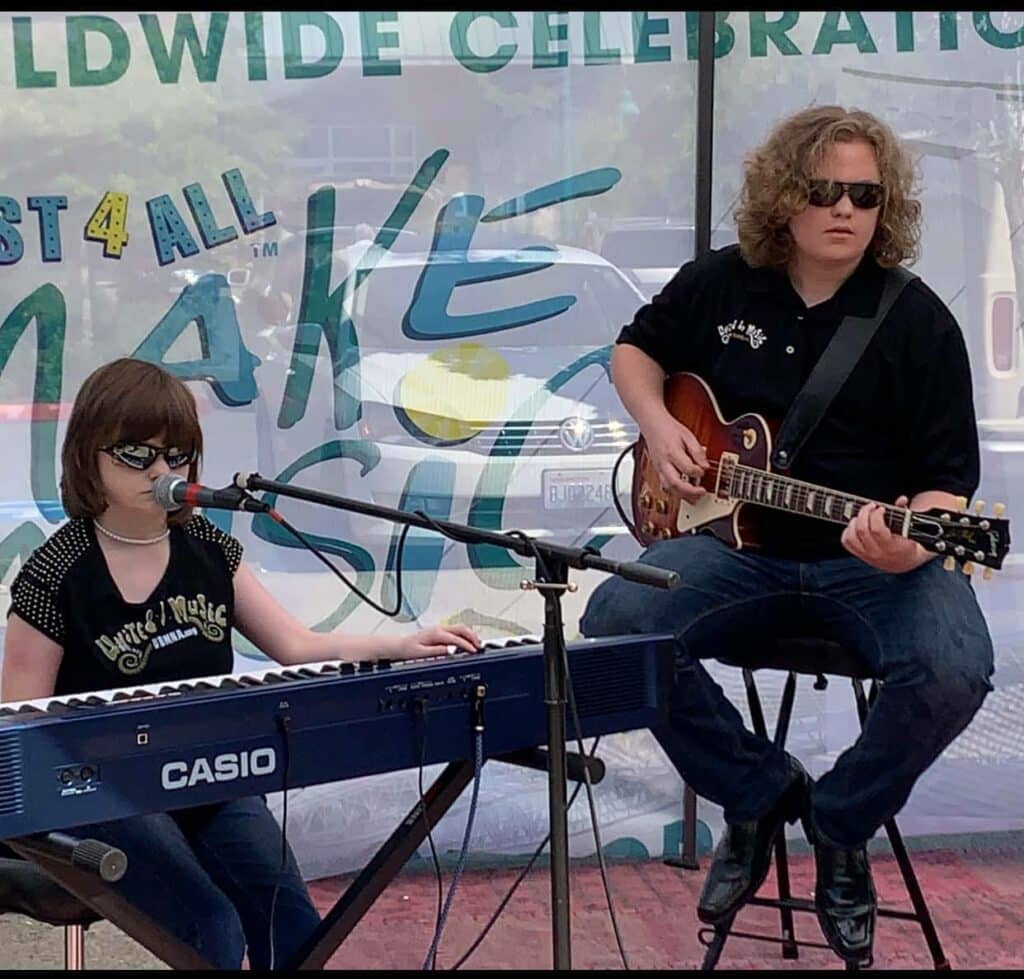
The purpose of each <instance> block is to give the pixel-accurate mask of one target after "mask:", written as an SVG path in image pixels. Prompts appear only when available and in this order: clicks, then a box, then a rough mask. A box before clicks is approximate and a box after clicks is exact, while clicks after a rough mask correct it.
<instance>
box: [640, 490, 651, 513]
mask: <svg viewBox="0 0 1024 979" xmlns="http://www.w3.org/2000/svg"><path fill="white" fill-rule="evenodd" d="M650 508H651V494H650V493H641V494H640V509H642V510H650Z"/></svg>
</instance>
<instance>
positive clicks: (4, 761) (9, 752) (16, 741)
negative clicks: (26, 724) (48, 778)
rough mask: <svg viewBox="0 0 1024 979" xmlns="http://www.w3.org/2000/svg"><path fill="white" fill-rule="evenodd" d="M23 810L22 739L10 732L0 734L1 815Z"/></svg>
mask: <svg viewBox="0 0 1024 979" xmlns="http://www.w3.org/2000/svg"><path fill="white" fill-rule="evenodd" d="M22 809H23V797H22V786H21V739H20V738H19V737H18V735H17V734H15V733H13V732H10V731H8V732H7V733H0V815H11V814H14V813H20V812H22Z"/></svg>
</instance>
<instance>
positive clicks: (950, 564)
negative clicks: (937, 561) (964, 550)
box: [942, 555, 956, 571]
mask: <svg viewBox="0 0 1024 979" xmlns="http://www.w3.org/2000/svg"><path fill="white" fill-rule="evenodd" d="M942 567H943V569H944V570H946V571H952V570H953V569H954V568H955V567H956V558H955V557H953V556H952V555H950V556H949V557H948V558H946V560H945V561H943V562H942Z"/></svg>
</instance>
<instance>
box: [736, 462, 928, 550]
mask: <svg viewBox="0 0 1024 979" xmlns="http://www.w3.org/2000/svg"><path fill="white" fill-rule="evenodd" d="M722 470H723V471H722V478H723V480H724V481H725V485H726V488H727V492H728V494H729V496H730V497H732V498H733V499H735V500H742V501H743V502H746V503H757V504H759V505H761V506H767V507H772V508H773V509H775V510H785V511H787V512H789V513H799V514H803V515H804V516H808V517H818V518H819V519H821V520H829V521H831V522H832V523H841V524H846V523H849V522H850V521H851V520H852V519H853V518H854V517H855V516H857V514H858V513H860V511H861V509H862V508H863V507H864V506H865V504H868V503H873V502H874V501H873V500H869V499H866V498H865V497H863V496H852V495H850V494H848V493H839V492H836V491H835V490H832V489H827V488H825V487H823V486H816V485H815V484H814V483H805V482H802V481H801V480H798V479H793V478H792V477H790V476H782V475H779V474H778V473H770V472H765V471H764V470H763V469H757V468H754V467H752V466H742V465H739V464H736V463H733V464H729V465H728V469H726V464H723V467H722ZM885 523H886V526H887V527H888V528H889V529H890V530H891V531H892V532H893V533H894V534H900V535H902V536H907V534H908V531H909V529H910V511H909V510H908V509H906V508H905V507H896V506H888V505H886V506H885Z"/></svg>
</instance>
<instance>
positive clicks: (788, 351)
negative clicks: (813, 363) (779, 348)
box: [786, 347, 795, 354]
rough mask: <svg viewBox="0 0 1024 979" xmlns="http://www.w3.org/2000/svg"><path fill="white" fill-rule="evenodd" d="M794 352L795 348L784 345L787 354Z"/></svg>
mask: <svg viewBox="0 0 1024 979" xmlns="http://www.w3.org/2000/svg"><path fill="white" fill-rule="evenodd" d="M794 352H795V348H794V347H786V353H787V354H791V353H794Z"/></svg>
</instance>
